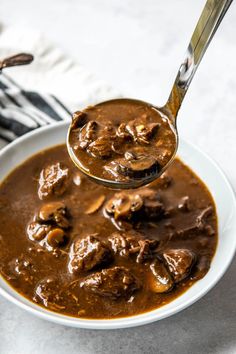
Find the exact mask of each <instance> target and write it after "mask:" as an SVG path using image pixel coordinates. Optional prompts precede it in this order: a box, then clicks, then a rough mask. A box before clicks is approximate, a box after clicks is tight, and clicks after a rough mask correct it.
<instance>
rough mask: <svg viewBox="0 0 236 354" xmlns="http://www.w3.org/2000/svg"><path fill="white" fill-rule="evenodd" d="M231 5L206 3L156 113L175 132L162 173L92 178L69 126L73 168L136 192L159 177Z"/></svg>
mask: <svg viewBox="0 0 236 354" xmlns="http://www.w3.org/2000/svg"><path fill="white" fill-rule="evenodd" d="M232 1H233V0H207V2H206V5H205V7H204V9H203V11H202V14H201V16H200V18H199V20H198V23H197V25H196V28H195V30H194V32H193V35H192V38H191V41H190V43H189V46H188V49H187V52H186V54H185V57H184V61H183V62H182V64H181V65H180V68H179V70H178V74H177V76H176V79H175V82H174V85H173V87H172V90H171V93H170V96H169V98H168V101H167V103H166V104H165V105H164V106H163V107H161V108H158V110H159V111H161V112H162V113H163V114H164V115H165V116H166V117H167V118H168V120H169V122H170V123H171V124H172V127H173V130H174V131H175V132H176V148H175V152H174V154H173V155H172V156H171V158H170V160H169V161H168V163H167V164H166V165H165V166H164V167H162V169H161V170H159V171H157V172H156V174H152V175H150V176H145V177H144V178H143V179H138V180H137V179H132V178H130V179H129V180H128V181H127V182H126V181H125V182H123V181H122V182H120V181H115V180H110V179H104V178H101V177H100V176H95V175H91V174H90V173H88V171H87V170H86V169H84V168H83V166H82V164H81V163H80V161H79V159H78V157H77V156H76V155H75V153H74V151H73V149H72V147H71V146H70V143H69V140H70V139H69V138H70V133H71V126H70V128H69V131H68V136H67V148H68V152H69V155H70V157H71V159H72V161H73V162H74V163H75V165H76V166H77V167H78V168H79V169H80V170H81V171H82V172H83V173H85V174H86V175H87V176H88V177H89V178H91V179H93V180H94V182H97V183H100V184H103V185H105V186H107V187H111V188H117V189H127V188H137V187H140V186H142V185H145V184H147V183H150V182H151V181H153V180H154V179H156V178H157V177H159V176H160V175H161V174H162V173H163V172H164V171H165V170H166V169H167V168H168V166H169V165H170V164H171V162H172V161H173V159H174V156H175V153H176V151H177V148H178V132H177V125H176V118H177V115H178V112H179V109H180V107H181V104H182V102H183V99H184V97H185V94H186V92H187V90H188V88H189V85H190V83H191V81H192V79H193V76H194V74H195V72H196V70H197V68H198V65H199V64H200V62H201V59H202V57H203V55H204V53H205V51H206V49H207V47H208V45H209V44H210V42H211V40H212V38H213V36H214V34H215V32H216V30H217V29H218V27H219V25H220V23H221V21H222V19H223V17H224V15H225V14H226V12H227V10H228V8H229V6H230V5H231V3H232ZM122 100H123V99H119V101H120V104H121V105H122ZM134 101H136V100H134ZM107 102H108V101H107ZM111 102H112V101H111ZM116 102H117V100H116ZM136 102H137V101H136ZM140 102H141V103H142V104H147V105H150V104H148V103H145V102H142V101H140Z"/></svg>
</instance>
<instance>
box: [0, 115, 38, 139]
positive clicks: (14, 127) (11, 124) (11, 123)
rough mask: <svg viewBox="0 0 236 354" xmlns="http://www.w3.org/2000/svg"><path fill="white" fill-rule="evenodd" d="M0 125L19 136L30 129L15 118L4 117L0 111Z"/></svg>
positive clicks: (30, 128)
mask: <svg viewBox="0 0 236 354" xmlns="http://www.w3.org/2000/svg"><path fill="white" fill-rule="evenodd" d="M0 126H2V127H3V128H5V129H8V130H10V131H12V132H13V133H15V134H16V135H17V136H21V135H23V134H25V133H28V132H29V131H31V130H32V127H28V126H27V125H24V124H22V123H20V122H18V121H17V120H15V119H9V118H6V117H4V116H3V115H2V114H1V113H0Z"/></svg>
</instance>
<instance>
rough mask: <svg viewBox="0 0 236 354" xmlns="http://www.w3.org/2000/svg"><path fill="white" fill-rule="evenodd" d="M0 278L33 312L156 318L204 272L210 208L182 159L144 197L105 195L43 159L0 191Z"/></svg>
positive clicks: (58, 155)
mask: <svg viewBox="0 0 236 354" xmlns="http://www.w3.org/2000/svg"><path fill="white" fill-rule="evenodd" d="M0 221H1V230H0V272H1V274H2V276H3V277H4V278H5V279H6V280H7V281H8V282H9V283H10V284H11V286H12V287H13V288H14V289H16V290H17V291H18V292H20V293H21V294H22V295H24V296H25V297H27V298H28V299H29V300H31V301H34V302H35V303H37V304H38V305H40V306H44V307H46V308H48V309H49V310H52V311H56V312H60V313H62V314H67V315H71V316H75V317H85V318H97V319H99V318H101V319H102V318H114V317H122V316H131V315H136V314H140V313H143V312H146V311H150V310H152V309H156V308H158V307H160V306H162V305H164V304H166V303H168V302H170V301H172V300H173V299H175V298H176V297H178V296H179V295H180V294H181V293H183V292H184V291H186V290H187V289H188V288H189V287H190V286H191V285H192V284H194V282H195V281H197V280H198V279H200V278H202V277H203V276H204V275H205V274H206V272H207V271H208V269H209V267H210V262H211V259H212V257H213V255H214V253H215V249H216V244H217V217H216V210H215V206H214V202H213V199H212V197H211V195H210V194H209V192H208V190H207V189H206V187H205V186H204V185H203V183H202V182H201V181H200V180H199V179H198V178H197V177H196V175H194V173H193V172H192V171H191V170H190V169H189V168H188V167H186V166H185V165H184V164H183V163H182V162H181V161H180V160H178V159H175V161H174V162H173V164H172V165H171V166H170V168H169V169H168V171H167V172H166V173H165V174H164V175H163V176H162V177H161V178H160V179H158V180H157V181H155V182H154V183H152V184H150V185H148V186H147V187H145V188H141V189H137V190H132V191H122V192H117V191H112V190H109V189H107V188H105V187H102V186H99V185H97V184H95V183H93V182H91V181H90V180H89V179H88V178H87V177H85V176H84V175H82V174H80V173H79V172H78V170H77V169H76V167H75V166H74V165H73V163H72V162H71V161H70V158H69V156H68V154H67V151H66V147H65V146H64V145H63V146H57V147H54V148H51V149H49V150H45V151H43V152H41V153H39V154H37V155H35V156H33V157H32V158H31V159H29V160H27V161H26V162H25V163H23V164H22V165H21V166H19V167H18V168H16V169H15V170H14V171H13V172H12V173H11V174H10V175H9V176H8V177H7V178H6V179H5V180H4V181H3V183H2V184H1V186H0Z"/></svg>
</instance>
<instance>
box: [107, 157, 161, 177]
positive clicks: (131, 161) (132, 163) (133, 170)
mask: <svg viewBox="0 0 236 354" xmlns="http://www.w3.org/2000/svg"><path fill="white" fill-rule="evenodd" d="M114 163H115V165H116V170H117V171H118V172H119V173H120V174H122V175H124V176H128V177H132V178H143V177H145V176H149V175H151V174H155V173H157V172H158V171H159V170H160V166H159V164H158V162H157V160H156V158H155V157H154V156H152V155H148V154H145V153H139V154H134V153H132V152H127V153H126V154H125V158H120V159H116V160H115V161H114Z"/></svg>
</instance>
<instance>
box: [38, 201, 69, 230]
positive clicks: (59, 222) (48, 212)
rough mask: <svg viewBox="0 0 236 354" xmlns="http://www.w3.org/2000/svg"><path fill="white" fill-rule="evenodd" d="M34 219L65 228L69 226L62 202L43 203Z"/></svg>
mask: <svg viewBox="0 0 236 354" xmlns="http://www.w3.org/2000/svg"><path fill="white" fill-rule="evenodd" d="M36 219H37V220H38V221H39V222H42V223H45V224H51V225H55V226H58V227H60V228H63V229H67V228H69V226H70V223H69V220H68V219H69V215H68V211H67V209H66V206H65V204H64V203H62V202H52V203H47V204H44V205H43V206H42V207H41V209H40V210H39V213H38V216H37V217H36Z"/></svg>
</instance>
